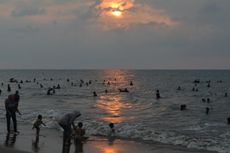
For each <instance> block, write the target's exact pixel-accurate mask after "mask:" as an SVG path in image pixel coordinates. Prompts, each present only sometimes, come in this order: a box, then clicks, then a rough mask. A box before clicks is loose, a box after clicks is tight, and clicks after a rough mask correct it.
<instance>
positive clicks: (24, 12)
mask: <svg viewBox="0 0 230 153" xmlns="http://www.w3.org/2000/svg"><path fill="white" fill-rule="evenodd" d="M45 12H46V11H45V9H44V8H37V7H19V8H15V9H14V10H13V11H12V13H11V15H12V16H13V17H23V16H36V15H45Z"/></svg>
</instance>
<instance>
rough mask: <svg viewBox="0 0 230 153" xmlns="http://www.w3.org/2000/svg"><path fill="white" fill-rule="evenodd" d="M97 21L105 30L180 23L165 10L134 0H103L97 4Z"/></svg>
mask: <svg viewBox="0 0 230 153" xmlns="http://www.w3.org/2000/svg"><path fill="white" fill-rule="evenodd" d="M96 9H97V11H98V18H97V22H98V23H99V24H100V25H101V26H103V29H105V30H111V29H128V28H130V27H132V26H135V25H145V24H153V25H164V26H175V25H177V24H178V22H177V21H174V20H173V19H171V18H170V17H169V16H167V15H166V14H165V13H164V11H163V10H158V9H155V8H153V7H151V6H149V5H147V4H140V3H135V2H134V1H133V0H101V2H100V3H99V4H98V5H97V6H96Z"/></svg>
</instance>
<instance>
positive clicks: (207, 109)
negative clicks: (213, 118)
mask: <svg viewBox="0 0 230 153" xmlns="http://www.w3.org/2000/svg"><path fill="white" fill-rule="evenodd" d="M209 110H210V109H209V107H206V114H207V115H208V114H209Z"/></svg>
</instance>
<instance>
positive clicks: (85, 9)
mask: <svg viewBox="0 0 230 153" xmlns="http://www.w3.org/2000/svg"><path fill="white" fill-rule="evenodd" d="M229 6H230V1H229V0H0V69H108V68H124V69H230V45H229V43H230V28H229V27H230V17H229V14H230V9H229Z"/></svg>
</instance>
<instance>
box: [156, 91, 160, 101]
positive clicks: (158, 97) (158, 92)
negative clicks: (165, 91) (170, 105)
mask: <svg viewBox="0 0 230 153" xmlns="http://www.w3.org/2000/svg"><path fill="white" fill-rule="evenodd" d="M156 98H157V99H160V98H161V96H160V91H159V90H157V92H156Z"/></svg>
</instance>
